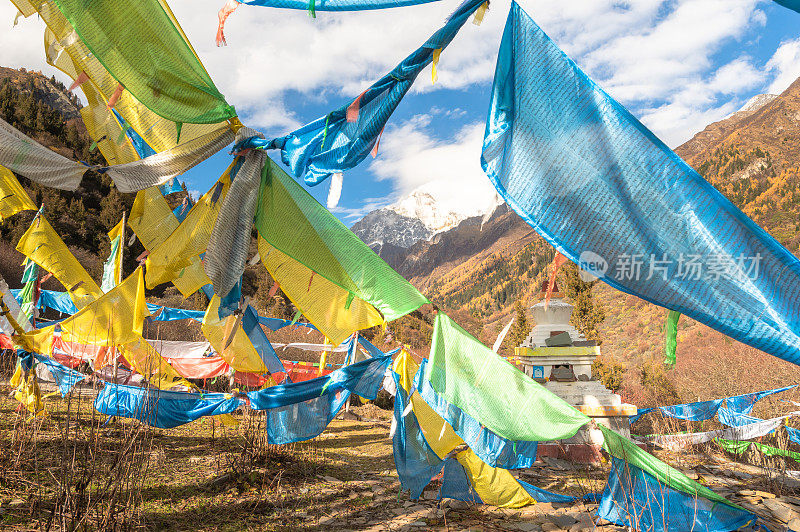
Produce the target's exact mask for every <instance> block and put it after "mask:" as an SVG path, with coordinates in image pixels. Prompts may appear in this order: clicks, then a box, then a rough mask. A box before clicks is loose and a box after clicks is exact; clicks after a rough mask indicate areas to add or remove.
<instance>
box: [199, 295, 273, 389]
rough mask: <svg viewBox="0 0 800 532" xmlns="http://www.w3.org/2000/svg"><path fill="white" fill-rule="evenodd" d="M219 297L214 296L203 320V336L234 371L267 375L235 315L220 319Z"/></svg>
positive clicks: (262, 363)
mask: <svg viewBox="0 0 800 532" xmlns="http://www.w3.org/2000/svg"><path fill="white" fill-rule="evenodd" d="M219 303H220V299H219V296H214V297H213V298H212V299H211V303H210V304H209V305H208V309H206V315H205V317H204V318H203V327H202V329H203V334H204V335H205V337H206V339H208V341H209V342H210V343H211V346H212V347H213V348H214V351H216V352H217V353H219V355H220V356H221V357H222V358H223V359H224V360H225V362H227V363H228V364H229V365H230V366H231V367H232V368H233V369H235V370H238V371H246V372H249V373H265V372H266V371H267V366H265V365H264V362H263V361H262V360H261V357H260V356H259V355H258V351H256V348H255V347H253V342H251V341H250V338H248V337H247V334H246V333H245V332H244V329H242V324H241V320H237V317H236V316H234V315H231V316H228V317H226V318H224V319H220V318H219Z"/></svg>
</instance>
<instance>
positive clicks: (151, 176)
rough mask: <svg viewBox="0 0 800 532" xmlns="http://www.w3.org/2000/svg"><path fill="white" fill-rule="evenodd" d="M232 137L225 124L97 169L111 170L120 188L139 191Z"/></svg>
mask: <svg viewBox="0 0 800 532" xmlns="http://www.w3.org/2000/svg"><path fill="white" fill-rule="evenodd" d="M233 139H234V135H233V131H232V130H231V128H230V127H229V126H228V125H227V124H223V125H222V126H220V127H219V128H217V129H214V130H212V131H210V132H209V133H206V134H205V135H203V136H201V137H197V138H195V139H192V140H188V141H186V142H183V143H181V144H179V145H177V146H175V147H174V148H171V149H169V150H166V151H162V152H159V153H157V154H155V155H151V156H149V157H147V158H145V159H141V160H139V161H133V162H129V163H125V164H118V165H114V166H107V167H102V168H98V169H97V170H98V171H99V172H102V173H106V174H108V176H109V177H111V179H112V180H113V181H114V185H116V187H117V189H119V191H120V192H136V191H138V190H142V189H145V188H147V187H152V186H156V185H161V184H164V183H166V182H167V181H169V180H170V179H174V178H175V177H176V176H178V175H181V174H182V173H184V172H186V171H187V170H189V169H191V168H193V167H195V166H196V165H198V164H200V163H201V162H203V161H205V160H206V159H208V158H209V157H211V156H212V155H214V154H215V153H217V152H218V151H220V150H221V149H222V148H224V147H225V146H227V145H228V144H230V143H232V142H233Z"/></svg>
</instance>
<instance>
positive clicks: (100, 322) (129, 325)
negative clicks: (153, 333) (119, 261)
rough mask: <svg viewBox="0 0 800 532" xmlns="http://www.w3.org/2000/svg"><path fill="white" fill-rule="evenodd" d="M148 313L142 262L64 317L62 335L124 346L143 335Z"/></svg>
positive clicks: (93, 342)
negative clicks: (134, 269) (84, 304)
mask: <svg viewBox="0 0 800 532" xmlns="http://www.w3.org/2000/svg"><path fill="white" fill-rule="evenodd" d="M149 315H150V311H149V310H147V305H146V304H145V300H144V273H143V272H142V268H141V266H140V267H139V268H136V271H135V272H133V273H132V274H131V275H130V276H128V278H127V279H125V280H124V281H122V282H121V283H120V284H119V285H117V286H115V287H114V288H113V289H112V290H111V291H109V292H108V293H107V294H104V295H102V296H101V297H99V298H98V299H97V300H96V301H94V302H92V303H90V304H88V305H86V306H85V307H84V308H83V309H81V310H80V311H79V312H78V313H77V314H75V315H73V316H71V317H69V318H67V319H66V320H64V321H62V322H61V323H60V324H59V325H60V327H61V337H62V338H63V339H64V340H66V341H68V342H78V343H81V344H92V345H100V346H122V345H125V344H128V343H131V342H135V341H137V340H138V339H139V338H141V336H142V328H143V326H144V319H145V317H147V316H149Z"/></svg>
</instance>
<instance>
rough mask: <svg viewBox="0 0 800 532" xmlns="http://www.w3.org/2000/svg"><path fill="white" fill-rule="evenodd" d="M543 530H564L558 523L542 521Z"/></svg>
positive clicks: (548, 531)
mask: <svg viewBox="0 0 800 532" xmlns="http://www.w3.org/2000/svg"><path fill="white" fill-rule="evenodd" d="M541 528H542V532H555V531H556V530H562V529H561V528H560V527H559V526H558V525H557V524H555V523H551V522H550V521H548V522H546V523H542V526H541Z"/></svg>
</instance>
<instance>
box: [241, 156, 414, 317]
mask: <svg viewBox="0 0 800 532" xmlns="http://www.w3.org/2000/svg"><path fill="white" fill-rule="evenodd" d="M256 229H258V233H259V234H260V235H261V237H262V238H263V239H264V240H266V241H267V242H268V243H269V244H270V245H272V246H273V247H275V248H276V249H278V250H279V251H281V252H282V253H284V254H286V255H288V256H289V257H291V258H292V259H294V260H295V261H297V262H299V263H300V264H302V265H304V266H305V267H307V268H309V269H310V270H312V271H314V272H315V273H316V274H318V275H321V276H322V277H324V278H326V279H327V280H328V281H330V282H332V283H334V284H335V285H338V286H339V287H340V288H342V289H344V290H347V291H348V292H350V293H352V294H354V295H355V296H357V297H358V298H360V299H363V300H364V301H366V302H367V303H369V304H371V305H372V306H374V307H375V308H376V309H378V310H379V311H380V312H381V313H382V314H383V316H384V318H385V319H386V320H387V321H391V320H395V319H397V318H399V317H401V316H404V315H406V314H408V313H409V312H412V311H414V310H416V309H418V308H419V307H420V306H422V305H424V304H425V303H428V300H427V298H426V297H425V296H423V295H422V294H421V293H420V292H419V290H417V289H416V288H414V285H412V284H411V283H409V282H408V281H406V280H405V279H404V278H403V277H402V276H401V275H400V274H399V273H397V272H396V271H394V270H393V269H392V268H391V267H390V266H389V265H388V264H386V263H385V262H384V261H383V259H381V258H380V257H378V255H376V254H375V252H374V251H372V250H371V249H370V248H369V246H367V245H366V244H365V243H364V242H362V241H361V239H360V238H358V237H357V236H356V235H355V234H354V233H353V232H352V231H350V229H348V228H347V227H346V226H345V225H344V224H343V223H342V222H341V221H339V219H338V218H336V216H334V215H333V214H331V213H330V212H329V211H328V210H327V209H326V208H325V207H323V206H322V205H320V203H319V202H318V201H317V200H316V199H314V197H313V196H311V194H309V193H308V192H307V191H306V190H305V189H304V188H303V187H302V186H300V185H299V184H298V183H297V182H296V181H295V180H294V179H292V178H291V177H290V176H289V175H288V174H287V173H286V172H285V171H284V170H283V169H282V168H281V167H279V166H278V165H277V164H276V163H275V162H274V161H273V160H272V159H269V158H267V163H266V164H265V165H264V171H263V174H262V180H261V190H260V192H259V202H258V209H257V211H256Z"/></svg>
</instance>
